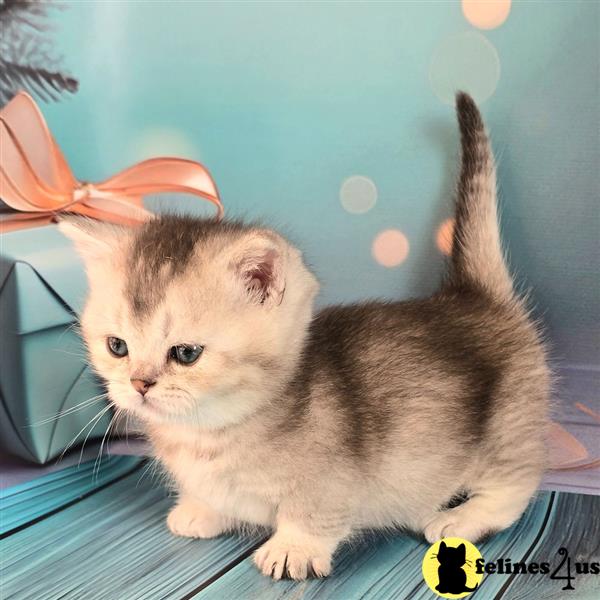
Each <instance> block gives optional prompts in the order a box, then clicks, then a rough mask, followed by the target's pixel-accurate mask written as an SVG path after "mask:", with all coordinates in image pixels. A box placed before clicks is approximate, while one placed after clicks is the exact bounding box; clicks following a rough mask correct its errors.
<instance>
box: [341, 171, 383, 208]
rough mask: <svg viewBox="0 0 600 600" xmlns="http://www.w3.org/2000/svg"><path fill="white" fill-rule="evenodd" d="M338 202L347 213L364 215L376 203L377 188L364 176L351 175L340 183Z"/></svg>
mask: <svg viewBox="0 0 600 600" xmlns="http://www.w3.org/2000/svg"><path fill="white" fill-rule="evenodd" d="M340 202H341V203H342V206H343V207H344V208H345V209H346V210H347V211H348V212H349V213H353V214H362V213H366V212H368V211H370V210H371V209H372V208H373V207H374V206H375V203H376V202H377V186H376V185H375V183H373V181H372V180H371V179H369V178H368V177H365V176H364V175H352V176H351V177H348V179H345V180H344V181H343V182H342V185H341V187H340Z"/></svg>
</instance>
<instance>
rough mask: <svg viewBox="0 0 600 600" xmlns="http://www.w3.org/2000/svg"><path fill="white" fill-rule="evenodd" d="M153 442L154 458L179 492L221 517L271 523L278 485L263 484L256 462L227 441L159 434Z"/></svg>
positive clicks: (271, 483) (278, 496)
mask: <svg viewBox="0 0 600 600" xmlns="http://www.w3.org/2000/svg"><path fill="white" fill-rule="evenodd" d="M175 439H176V440H178V441H177V442H174V441H173V440H175ZM154 442H155V448H156V454H157V458H158V459H159V460H160V461H161V463H162V464H163V465H164V466H165V467H166V469H167V471H168V472H169V473H170V474H171V476H172V477H173V479H174V480H175V482H176V484H177V487H178V489H179V491H180V492H181V493H185V494H189V495H192V496H194V497H196V498H197V499H199V500H201V501H202V502H204V503H206V504H208V505H209V506H210V507H211V508H213V509H214V510H215V511H217V512H219V513H221V514H223V515H224V516H227V517H230V518H233V519H236V520H240V521H244V522H247V523H251V524H256V525H266V526H271V525H273V524H274V522H275V511H276V507H277V505H278V503H279V498H280V492H281V490H280V486H278V485H276V484H275V485H274V482H273V481H272V480H271V481H269V482H267V481H265V480H264V478H263V477H261V472H260V469H257V468H256V467H257V466H258V465H256V462H255V461H249V460H248V455H247V454H246V455H245V456H242V455H241V453H240V452H238V451H236V445H235V444H232V443H231V440H228V439H226V438H223V437H216V436H209V435H206V436H202V439H198V438H194V439H189V438H187V439H186V437H185V436H184V437H181V436H179V437H177V438H172V437H171V436H168V437H165V436H162V435H161V436H158V437H155V439H154Z"/></svg>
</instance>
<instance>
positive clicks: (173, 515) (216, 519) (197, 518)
mask: <svg viewBox="0 0 600 600" xmlns="http://www.w3.org/2000/svg"><path fill="white" fill-rule="evenodd" d="M167 526H168V528H169V529H170V530H171V533H173V534H175V535H180V536H183V537H194V538H213V537H216V536H218V535H220V534H222V533H223V532H225V531H227V530H228V529H230V528H231V526H232V522H231V521H230V520H228V519H226V518H225V517H223V516H222V515H220V514H219V513H217V512H216V511H214V510H213V509H212V508H210V507H209V506H207V505H206V504H204V503H202V502H201V501H199V500H197V499H196V498H194V497H192V496H190V495H182V496H181V497H180V498H179V500H178V502H177V504H176V505H175V507H174V508H172V509H171V512H170V513H169V515H168V516H167Z"/></svg>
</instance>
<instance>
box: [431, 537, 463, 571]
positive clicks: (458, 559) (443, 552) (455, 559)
mask: <svg viewBox="0 0 600 600" xmlns="http://www.w3.org/2000/svg"><path fill="white" fill-rule="evenodd" d="M466 558H467V549H466V547H465V545H464V544H460V545H459V546H457V547H456V548H454V547H453V546H447V545H446V543H445V542H440V547H439V548H438V554H437V559H438V561H439V562H440V564H442V565H444V566H448V567H462V566H463V565H464V564H465V562H466Z"/></svg>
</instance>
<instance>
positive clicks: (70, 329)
mask: <svg viewBox="0 0 600 600" xmlns="http://www.w3.org/2000/svg"><path fill="white" fill-rule="evenodd" d="M86 286H87V282H86V277H85V273H84V269H83V265H82V263H81V261H80V259H79V257H78V255H77V254H76V252H75V250H74V249H73V247H72V245H71V242H70V241H69V240H67V239H66V238H65V237H64V236H63V235H62V234H61V233H60V232H59V230H58V227H57V226H56V225H48V226H45V227H36V228H33V229H22V230H18V231H13V232H10V233H4V234H2V236H1V237H0V333H1V337H2V339H1V344H0V442H1V444H2V446H3V449H4V450H6V451H7V452H10V453H11V454H15V455H18V456H20V457H22V458H24V459H26V460H29V461H33V462H36V463H40V464H43V463H46V462H48V461H49V460H51V459H52V458H54V457H56V456H58V455H60V454H61V452H62V451H63V450H64V449H65V448H66V447H67V446H68V445H69V444H70V443H71V442H72V441H73V445H76V444H77V443H78V442H79V441H82V440H83V439H84V437H85V435H87V433H88V431H89V438H90V439H91V438H93V437H97V436H100V435H103V434H104V432H105V431H106V429H107V427H108V423H109V419H110V417H111V416H112V415H110V414H108V413H109V412H110V411H106V413H105V415H104V416H103V417H102V418H100V419H99V420H98V422H97V423H96V424H95V425H94V426H93V428H92V429H91V431H90V430H89V429H88V428H86V424H87V423H88V422H89V421H90V420H91V419H92V418H93V417H94V415H96V414H97V413H99V411H100V410H101V409H102V408H103V407H105V406H106V400H104V397H103V396H101V394H103V391H104V390H103V388H102V386H101V384H100V382H99V381H98V380H96V379H95V377H94V376H93V374H92V372H91V371H90V368H89V367H88V365H87V362H86V359H85V347H84V345H83V342H82V340H81V338H80V336H79V334H78V332H77V328H76V327H74V324H75V323H76V322H77V314H78V313H79V311H80V309H81V308H82V302H83V300H84V298H85V292H86ZM96 397H97V400H96V401H90V402H86V401H87V400H89V399H92V398H96ZM81 403H84V404H83V405H82V406H81V407H80V408H76V407H77V406H78V405H80V404H81ZM71 409H73V410H71Z"/></svg>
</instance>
